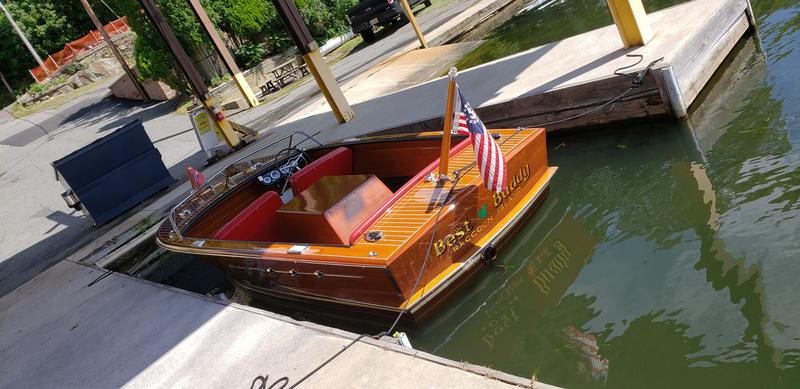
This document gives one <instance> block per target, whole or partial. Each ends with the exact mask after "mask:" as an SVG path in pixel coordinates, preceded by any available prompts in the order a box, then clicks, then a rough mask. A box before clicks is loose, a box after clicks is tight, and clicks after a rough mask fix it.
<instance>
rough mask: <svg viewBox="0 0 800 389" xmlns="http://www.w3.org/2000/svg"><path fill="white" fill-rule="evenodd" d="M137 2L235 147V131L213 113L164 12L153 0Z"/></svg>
mask: <svg viewBox="0 0 800 389" xmlns="http://www.w3.org/2000/svg"><path fill="white" fill-rule="evenodd" d="M139 3H141V4H142V8H144V11H145V13H146V14H147V17H148V18H150V21H152V22H153V26H155V28H156V30H157V31H158V33H159V34H160V35H161V38H162V39H164V43H165V44H166V45H167V49H169V52H170V54H172V57H173V58H174V59H175V62H177V63H178V66H179V67H180V68H181V70H182V71H183V74H184V75H185V76H186V79H187V80H188V81H189V85H191V86H192V90H193V91H194V93H195V94H196V95H197V97H198V98H199V99H200V101H202V102H203V106H204V107H205V108H206V111H208V113H209V115H211V117H212V118H214V124H215V125H216V126H217V128H218V129H219V130H220V133H221V134H222V136H223V137H224V138H225V142H226V143H227V144H228V146H230V147H231V148H234V147H237V146H238V145H239V143H240V142H241V140H240V139H239V136H238V135H236V132H235V131H233V128H231V124H230V123H228V120H227V119H225V118H224V116H222V117H220V116H219V115H215V113H216V112H214V111H218V110H219V107H217V106H215V105H214V103H215V102H214V101H213V99H212V97H211V96H210V95H209V93H208V87H207V86H206V84H205V83H204V82H203V78H202V77H200V73H198V72H197V69H195V67H194V64H193V63H192V60H191V59H190V58H189V56H188V55H187V54H186V51H185V50H184V49H183V46H181V44H180V42H178V38H177V37H176V36H175V33H173V32H172V29H171V28H170V27H169V23H167V19H166V18H164V14H162V13H161V10H160V9H159V8H158V6H156V4H155V2H154V1H153V0H139Z"/></svg>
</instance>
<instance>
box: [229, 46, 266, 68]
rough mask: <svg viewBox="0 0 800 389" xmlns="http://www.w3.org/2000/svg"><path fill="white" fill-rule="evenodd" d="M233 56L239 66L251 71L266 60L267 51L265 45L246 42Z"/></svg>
mask: <svg viewBox="0 0 800 389" xmlns="http://www.w3.org/2000/svg"><path fill="white" fill-rule="evenodd" d="M233 54H234V56H235V57H236V63H237V64H238V65H239V66H241V67H243V68H245V69H249V68H251V67H253V66H255V65H258V64H259V63H260V62H261V60H262V59H264V57H265V54H266V49H265V48H264V44H263V43H252V42H245V43H242V44H241V45H240V46H239V47H238V48H236V51H234V53H233Z"/></svg>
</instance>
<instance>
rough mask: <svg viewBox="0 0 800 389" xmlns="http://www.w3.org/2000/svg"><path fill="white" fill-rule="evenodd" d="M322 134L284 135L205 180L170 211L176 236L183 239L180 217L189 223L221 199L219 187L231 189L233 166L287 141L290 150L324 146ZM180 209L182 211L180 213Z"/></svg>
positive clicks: (296, 133)
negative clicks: (201, 211)
mask: <svg viewBox="0 0 800 389" xmlns="http://www.w3.org/2000/svg"><path fill="white" fill-rule="evenodd" d="M320 132H321V131H318V132H316V133H314V134H312V135H309V134H307V133H305V132H303V131H294V132H292V133H290V134H286V135H284V136H282V137H280V138H278V139H276V140H274V141H272V142H269V143H267V144H265V145H263V146H260V147H259V148H257V149H255V150H253V151H251V152H248V153H247V154H244V155H242V156H241V157H239V158H237V159H236V160H234V161H233V162H231V163H228V164H227V165H225V166H224V167H223V168H222V169H220V170H219V171H218V172H216V173H215V174H214V175H213V176H211V178H209V179H208V180H205V182H203V184H202V185H200V186H198V187H197V188H196V189H194V190H193V191H192V192H191V193H189V194H188V195H187V196H186V197H185V198H183V199H182V200H181V201H180V202H178V204H176V205H175V206H174V207H173V208H172V209H171V210H170V211H169V214H168V218H169V222H170V225H171V227H172V231H174V233H175V236H177V237H178V239H183V233H182V232H181V227H182V226H181V225H179V224H180V223H179V222H178V220H177V219H178V218H179V217H180V219H182V220H181V221H182V222H185V221H188V220H189V219H190V216H191V215H193V214H195V213H196V212H197V210H199V209H200V208H202V207H203V206H205V205H206V204H208V203H210V202H211V201H213V200H216V199H217V198H218V197H219V195H220V194H221V193H217V191H216V187H217V186H218V185H220V184H224V186H225V190H227V189H230V176H229V172H230V171H231V170H232V169H231V167H232V166H234V165H237V164H240V163H242V162H243V161H245V160H247V159H249V158H251V157H252V156H254V155H255V154H258V153H259V152H262V151H264V150H265V149H268V148H270V147H273V146H275V145H277V144H278V143H281V142H283V141H286V140H287V139H288V141H289V146H288V148H296V147H297V146H300V145H301V144H303V143H305V142H306V141H312V142H314V143H316V145H317V146H323V144H322V143H320V142H319V141H318V140H317V139H316V138H314V137H315V136H317V135H319V133H320ZM295 137H302V138H301V139H300V141H299V142H297V144H295V143H294V140H295ZM256 171H258V170H257V169H256V170H254V171H253V172H250V173H249V174H252V173H254V172H256ZM223 175H224V177H223ZM236 185H238V184H233V186H236ZM209 191H210V192H211V196H209V197H206V194H207V192H209ZM179 209H180V212H179V211H178V210H179Z"/></svg>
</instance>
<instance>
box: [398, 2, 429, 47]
mask: <svg viewBox="0 0 800 389" xmlns="http://www.w3.org/2000/svg"><path fill="white" fill-rule="evenodd" d="M400 3H401V4H402V5H403V10H404V11H406V17H407V18H408V21H409V22H411V27H413V28H414V33H415V34H417V39H419V43H420V45H422V48H423V49H427V48H428V42H427V41H426V40H425V34H423V33H422V29H420V28H419V24H417V17H416V16H414V12H413V11H412V10H411V6H410V5H409V4H408V0H400Z"/></svg>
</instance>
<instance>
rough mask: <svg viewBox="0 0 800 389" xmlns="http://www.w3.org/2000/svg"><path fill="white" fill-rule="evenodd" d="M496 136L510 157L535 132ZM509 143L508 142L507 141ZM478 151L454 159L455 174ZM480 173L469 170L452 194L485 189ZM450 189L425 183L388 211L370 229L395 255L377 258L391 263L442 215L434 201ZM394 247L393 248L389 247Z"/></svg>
mask: <svg viewBox="0 0 800 389" xmlns="http://www.w3.org/2000/svg"><path fill="white" fill-rule="evenodd" d="M491 131H492V132H493V133H500V134H501V135H502V139H504V141H501V142H500V143H499V145H500V149H501V150H502V152H503V154H509V153H510V152H511V151H512V150H514V149H515V148H516V147H517V146H518V145H520V144H521V143H522V142H523V141H525V140H526V139H527V138H528V137H530V136H532V135H533V134H534V133H533V132H522V133H519V134H517V136H514V137H511V136H510V135H512V134H514V133H515V132H516V130H491ZM506 139H507V140H506ZM474 153H475V152H474V150H473V149H472V146H469V147H467V148H465V149H464V150H461V152H459V153H458V154H457V155H455V156H453V157H452V158H451V159H450V162H451V163H450V168H451V170H453V171H455V170H458V169H462V168H464V167H465V166H468V165H469V164H471V163H472V162H473V161H474V160H475V157H474V155H475V154H474ZM479 173H480V172H479V170H478V169H477V168H475V167H473V168H472V169H469V170H467V171H466V172H465V173H464V175H463V176H462V178H461V180H460V181H459V182H458V184H457V186H456V187H454V188H453V189H452V190H453V191H454V192H458V191H461V190H463V189H466V188H467V187H469V186H472V185H476V184H477V185H482V184H481V183H480V182H479V181H480V174H479ZM448 190H449V188H448V187H447V186H444V187H441V188H437V187H436V184H435V183H431V182H425V181H422V182H420V183H418V184H417V185H416V186H414V188H412V189H411V190H410V191H409V192H408V194H407V195H406V196H405V197H403V198H402V199H401V200H399V201H398V202H397V203H396V204H394V205H393V206H392V207H391V208H389V209H388V210H387V212H385V213H384V214H383V215H382V216H381V217H380V218H379V219H378V220H377V221H376V222H375V223H374V224H373V225H372V227H371V228H370V229H371V230H380V231H382V232H383V233H384V238H383V239H381V240H380V242H381V243H384V246H383V247H382V248H383V249H384V250H385V248H386V247H391V249H392V251H391V252H386V253H383V252H380V253H378V254H379V255H378V256H377V257H376V258H385V259H389V258H391V257H392V256H393V255H395V253H397V252H398V250H399V249H400V248H401V247H402V246H403V245H405V244H406V243H407V242H408V240H409V239H410V238H412V237H413V236H414V235H415V234H416V233H417V232H418V231H420V230H421V229H422V228H423V227H424V226H425V225H426V223H430V222H431V221H432V220H433V219H434V218H435V217H436V214H437V212H438V209H439V208H438V207H436V206H431V203H432V202H433V201H437V202H438V201H441V200H443V199H444V197H445V196H446V195H447V192H448ZM386 243H391V244H386ZM368 244H374V243H370V242H367V241H366V240H365V239H364V237H363V236H362V237H360V238H359V239H358V241H356V243H355V246H364V245H368Z"/></svg>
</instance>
